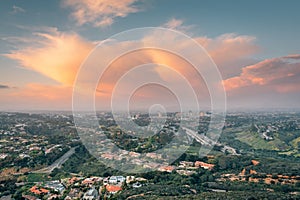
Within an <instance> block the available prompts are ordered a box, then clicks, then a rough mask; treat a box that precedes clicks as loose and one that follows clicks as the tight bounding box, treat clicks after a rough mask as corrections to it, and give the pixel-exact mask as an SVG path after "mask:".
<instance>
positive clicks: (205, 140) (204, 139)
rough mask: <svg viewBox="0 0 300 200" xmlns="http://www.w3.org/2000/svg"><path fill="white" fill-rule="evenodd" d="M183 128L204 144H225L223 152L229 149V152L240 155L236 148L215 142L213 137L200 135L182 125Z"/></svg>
mask: <svg viewBox="0 0 300 200" xmlns="http://www.w3.org/2000/svg"><path fill="white" fill-rule="evenodd" d="M182 129H183V130H185V131H186V134H188V135H189V136H191V137H192V138H194V139H195V140H196V141H197V142H199V143H200V144H202V145H205V146H215V145H216V146H223V149H222V151H223V152H225V151H227V152H229V153H231V154H232V155H239V154H238V153H237V152H236V149H234V148H233V147H230V146H228V145H224V144H221V143H219V142H215V141H213V140H212V139H210V138H208V137H206V136H205V135H200V134H198V133H197V132H196V131H194V130H191V129H189V128H186V127H182Z"/></svg>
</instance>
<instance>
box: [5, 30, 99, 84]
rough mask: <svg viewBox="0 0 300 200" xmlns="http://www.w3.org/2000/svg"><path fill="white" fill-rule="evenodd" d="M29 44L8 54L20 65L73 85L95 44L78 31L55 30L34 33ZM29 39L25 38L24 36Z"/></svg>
mask: <svg viewBox="0 0 300 200" xmlns="http://www.w3.org/2000/svg"><path fill="white" fill-rule="evenodd" d="M35 36H36V37H35V38H34V39H31V40H30V39H28V41H32V40H34V44H36V45H32V42H30V43H28V46H27V47H25V48H22V49H19V50H15V51H12V52H10V53H8V54H5V56H6V57H8V58H10V59H13V60H16V61H18V62H19V63H20V64H21V66H23V67H25V68H27V69H30V70H34V71H37V72H39V73H41V74H43V75H45V76H47V77H50V78H52V79H53V80H56V81H58V82H59V83H62V84H65V85H72V84H73V81H74V79H75V76H76V73H77V70H78V68H79V66H80V64H81V62H82V61H83V60H84V59H85V58H86V56H87V55H88V53H89V52H90V51H91V50H92V49H93V47H94V46H95V45H94V44H93V43H92V42H89V41H87V40H85V39H83V38H81V37H80V36H79V35H77V34H75V33H62V32H58V31H57V30H52V31H51V32H46V33H40V32H38V33H35ZM24 41H26V40H24Z"/></svg>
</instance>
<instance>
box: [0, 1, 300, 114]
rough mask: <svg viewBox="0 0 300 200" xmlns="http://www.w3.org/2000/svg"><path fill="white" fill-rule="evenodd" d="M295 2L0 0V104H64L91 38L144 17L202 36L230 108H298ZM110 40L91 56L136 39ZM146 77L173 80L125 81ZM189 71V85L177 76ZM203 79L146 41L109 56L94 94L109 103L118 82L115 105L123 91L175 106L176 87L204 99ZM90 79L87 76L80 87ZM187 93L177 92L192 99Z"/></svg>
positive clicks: (146, 103) (151, 36) (101, 103)
mask: <svg viewBox="0 0 300 200" xmlns="http://www.w3.org/2000/svg"><path fill="white" fill-rule="evenodd" d="M299 7H300V2H299V1H297V0H289V1H271V0H265V1H257V0H253V1H237V0H228V1H217V0H207V1H204V0H188V1H183V0H172V1H171V0H147V1H146V0H140V1H139V0H118V1H114V0H51V1H40V0H26V1H20V0H2V1H1V2H0V25H1V29H0V78H1V79H0V95H1V98H0V110H71V109H72V96H73V90H74V84H75V83H76V77H77V76H78V72H79V71H80V66H81V65H82V63H84V61H85V60H86V59H87V57H88V55H90V53H91V52H92V50H93V49H94V48H95V47H96V45H97V44H98V43H99V42H101V41H102V42H103V41H106V39H108V38H110V37H111V36H113V35H115V34H118V33H120V32H123V31H127V30H130V29H134V28H143V27H162V28H167V29H171V30H176V31H179V32H180V33H183V34H185V35H187V36H189V37H190V38H192V39H193V40H194V41H196V42H197V43H198V44H199V45H201V46H202V47H203V48H204V50H205V52H207V53H208V55H209V57H210V58H211V59H212V60H213V62H214V63H215V64H216V67H217V69H218V70H219V72H220V75H221V80H220V81H219V82H218V83H216V84H217V85H218V87H219V88H222V89H223V90H224V91H225V92H226V99H227V101H226V104H227V108H228V109H255V110H256V109H265V108H270V109H282V108H287V109H299V108H300V106H299V102H300V87H299V85H300V39H299V35H300V26H299V25H298V24H299V20H300V13H299ZM168 33H169V32H168ZM147 34H148V35H144V36H143V38H141V41H140V42H143V44H145V43H147V42H149V41H151V42H152V43H156V44H158V43H159V42H158V41H159V38H160V37H163V36H164V37H166V36H167V37H168V40H170V41H171V43H168V42H167V41H161V42H162V43H164V44H166V46H167V45H169V47H170V48H171V47H172V48H173V49H174V50H175V51H176V50H178V51H182V52H183V50H187V49H188V48H190V47H191V46H187V45H185V46H184V42H178V43H176V44H174V43H172V34H171V35H168V34H165V35H163V36H161V35H157V33H156V35H155V33H153V32H152V33H147ZM145 41H146V42H145ZM107 45H108V46H107V47H106V48H107V49H106V51H105V55H103V54H102V55H99V56H97V59H96V58H95V59H96V60H93V61H94V62H97V63H98V64H99V65H101V61H99V60H105V58H106V57H105V56H109V55H113V54H115V53H116V52H118V51H119V50H120V49H122V48H134V47H135V46H136V45H137V44H136V40H134V39H130V38H128V40H126V41H122V42H120V41H119V42H117V43H108V44H107ZM167 48H168V47H167ZM102 50H103V49H102ZM193 53H196V52H193ZM200 54H201V53H200ZM200 54H198V57H199V58H201V59H205V55H202V54H201V56H200ZM202 56H203V57H202ZM147 63H156V64H155V65H146V66H144V67H143V68H140V69H139V70H135V71H132V74H131V75H129V76H128V77H129V78H128V77H127V79H126V78H125V79H124V80H122V81H123V82H122V84H117V83H118V81H119V80H120V79H122V75H124V74H126V73H127V72H128V71H129V70H130V69H131V68H132V67H133V66H137V65H141V64H147ZM165 66H169V68H168V67H165ZM210 66H211V65H210V64H208V63H206V64H205V67H206V68H207V69H204V70H211V69H210ZM98 67H99V66H98ZM93 70H97V69H96V68H94V69H92V71H93ZM85 76H86V77H89V76H90V77H93V73H90V72H89V73H86V74H85ZM183 76H184V77H185V79H182V77H183ZM98 78H99V77H98ZM145 80H147V81H148V82H151V80H155V81H156V82H159V81H163V83H164V84H165V85H168V86H170V88H168V87H163V86H159V85H152V86H149V87H146V86H143V87H140V88H138V89H136V90H135V91H134V92H132V91H131V90H132V89H133V88H134V86H135V85H136V84H137V82H140V83H142V82H143V81H144V82H145ZM186 80H188V82H189V84H190V85H184V84H183V82H184V81H186ZM205 84H207V82H206V81H205V77H204V78H203V77H201V76H199V77H198V76H196V75H195V73H194V72H193V70H192V69H191V66H189V63H185V62H184V61H183V60H182V59H180V58H178V57H174V55H171V54H170V53H165V52H162V51H157V50H156V51H154V50H153V51H151V50H143V51H139V52H135V53H131V54H128V55H127V58H126V57H123V58H120V60H116V61H114V62H113V63H112V66H111V67H110V68H109V70H108V71H107V72H106V74H104V76H103V77H101V79H100V82H99V85H97V88H96V93H95V99H96V103H95V104H96V107H97V108H98V109H99V110H101V109H103V110H107V109H111V105H112V104H111V102H112V95H113V94H114V91H119V93H117V94H115V97H116V98H119V99H117V100H116V101H114V102H116V103H117V104H118V105H119V106H117V107H118V109H121V107H122V105H123V104H121V103H120V102H121V101H130V103H131V104H132V105H130V106H131V107H133V108H136V109H139V108H143V107H151V105H154V104H163V105H166V107H168V106H169V107H170V109H171V108H174V107H176V108H177V107H178V106H180V105H179V104H180V102H181V100H180V99H179V100H178V99H176V97H177V98H178V97H181V98H184V97H183V96H184V95H181V94H178V95H177V96H176V94H175V93H174V91H175V90H176V91H177V90H178V91H179V90H180V91H181V93H185V92H186V91H188V89H186V88H187V87H190V86H191V87H192V89H193V90H194V91H195V93H196V96H197V100H198V103H199V105H200V107H203V108H204V107H205V108H207V107H210V106H211V104H212V100H211V99H210V98H211V97H212V94H210V91H209V89H208V87H207V86H205ZM116 86H119V87H120V88H119V89H116ZM92 88H93V86H91V85H89V84H86V85H85V86H84V90H86V91H88V90H89V89H92ZM172 88H173V89H172ZM130 89H131V90H130ZM172 90H174V91H172ZM179 93H180V92H179ZM192 93H193V92H192V91H191V93H190V94H192ZM130 94H131V95H132V96H128V95H130ZM187 97H189V96H188V95H186V98H185V100H182V102H183V104H187V105H189V104H191V103H190V102H189V100H187V99H188V98H187ZM82 104H85V103H84V102H82ZM120 105H121V106H120ZM83 109H84V107H83Z"/></svg>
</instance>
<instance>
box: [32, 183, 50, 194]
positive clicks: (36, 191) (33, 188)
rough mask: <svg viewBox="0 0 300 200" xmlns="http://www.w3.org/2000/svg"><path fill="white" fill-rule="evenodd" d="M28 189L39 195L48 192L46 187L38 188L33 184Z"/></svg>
mask: <svg viewBox="0 0 300 200" xmlns="http://www.w3.org/2000/svg"><path fill="white" fill-rule="evenodd" d="M29 191H30V192H31V193H33V194H36V195H40V194H48V193H49V190H47V189H44V188H40V189H39V188H38V187H37V186H36V185H35V186H32V187H31V188H30V189H29Z"/></svg>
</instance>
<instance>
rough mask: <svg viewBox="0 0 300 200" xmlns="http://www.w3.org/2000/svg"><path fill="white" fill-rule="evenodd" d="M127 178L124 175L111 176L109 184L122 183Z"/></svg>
mask: <svg viewBox="0 0 300 200" xmlns="http://www.w3.org/2000/svg"><path fill="white" fill-rule="evenodd" d="M125 180H126V178H125V177H124V176H111V177H110V178H109V180H108V183H109V184H114V185H117V184H122V183H123V182H124V181H125Z"/></svg>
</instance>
